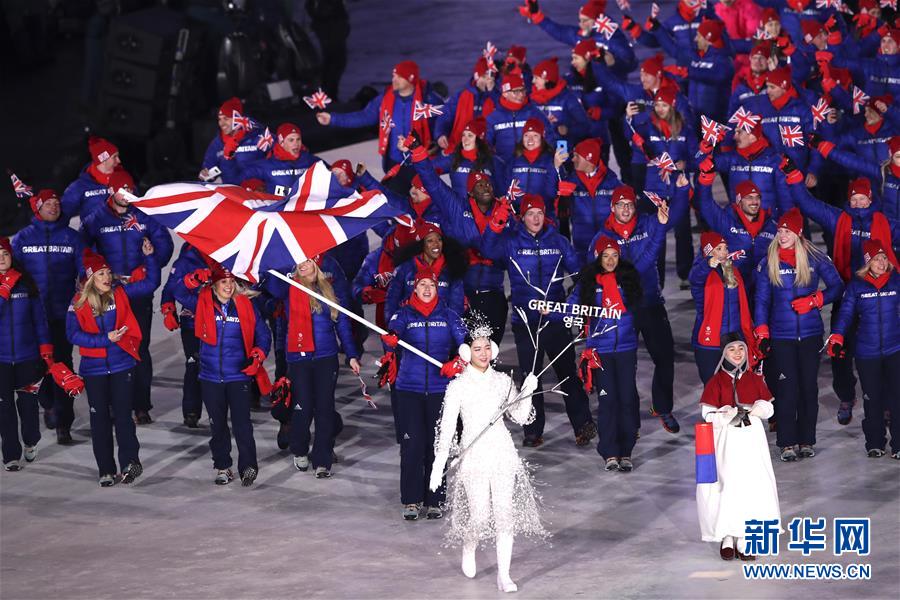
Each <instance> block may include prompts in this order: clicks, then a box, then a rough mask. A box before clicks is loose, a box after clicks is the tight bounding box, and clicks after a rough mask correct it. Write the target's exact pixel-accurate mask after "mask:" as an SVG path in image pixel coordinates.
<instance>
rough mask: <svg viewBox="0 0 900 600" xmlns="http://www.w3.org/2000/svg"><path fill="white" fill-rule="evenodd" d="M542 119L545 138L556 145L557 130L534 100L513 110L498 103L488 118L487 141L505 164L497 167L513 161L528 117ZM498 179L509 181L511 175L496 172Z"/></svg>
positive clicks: (500, 166)
mask: <svg viewBox="0 0 900 600" xmlns="http://www.w3.org/2000/svg"><path fill="white" fill-rule="evenodd" d="M532 118H535V119H540V120H541V122H542V123H543V124H544V139H546V140H547V143H548V144H550V146H551V147H556V132H555V129H554V128H553V126H552V125H551V124H550V122H549V121H547V117H545V116H544V113H542V112H541V110H540V109H539V108H538V107H537V106H536V105H535V104H534V103H532V102H527V103H526V104H525V106H523V107H522V108H521V109H520V110H517V111H511V110H509V109H508V108H506V107H504V106H503V105H502V104H498V105H497V108H496V109H494V112H492V113H491V114H490V115H488V118H487V142H488V144H490V145H491V146H492V147H493V148H494V154H496V155H497V156H498V157H499V158H500V159H501V160H503V164H502V165H501V164H499V163H498V164H497V168H498V169H499V168H502V167H506V168H509V165H510V164H511V163H512V161H513V158H514V154H515V151H516V143H517V142H518V141H519V140H521V139H522V131H523V130H524V128H525V122H526V121H528V119H532ZM496 176H497V178H498V180H500V181H508V180H509V175H508V174H507V173H506V172H505V171H504V172H503V173H497V174H496Z"/></svg>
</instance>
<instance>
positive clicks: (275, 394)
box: [269, 377, 291, 406]
mask: <svg viewBox="0 0 900 600" xmlns="http://www.w3.org/2000/svg"><path fill="white" fill-rule="evenodd" d="M269 398H270V399H271V400H272V406H278V405H279V404H284V405H285V406H290V405H291V380H290V379H288V378H287V377H282V378H281V379H279V380H278V381H276V382H275V385H273V386H272V391H271V392H269Z"/></svg>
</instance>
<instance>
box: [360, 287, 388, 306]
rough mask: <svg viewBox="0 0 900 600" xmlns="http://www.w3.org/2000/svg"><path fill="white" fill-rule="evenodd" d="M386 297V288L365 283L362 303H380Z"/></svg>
mask: <svg viewBox="0 0 900 600" xmlns="http://www.w3.org/2000/svg"><path fill="white" fill-rule="evenodd" d="M385 298H387V290H384V289H381V288H380V287H375V286H374V285H367V286H366V287H364V288H363V291H362V301H363V304H381V303H382V302H384V300H385Z"/></svg>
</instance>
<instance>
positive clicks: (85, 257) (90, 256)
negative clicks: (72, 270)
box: [81, 248, 109, 279]
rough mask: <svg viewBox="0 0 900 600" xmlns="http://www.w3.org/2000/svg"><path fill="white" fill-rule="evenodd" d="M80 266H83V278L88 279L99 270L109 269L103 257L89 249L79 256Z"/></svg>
mask: <svg viewBox="0 0 900 600" xmlns="http://www.w3.org/2000/svg"><path fill="white" fill-rule="evenodd" d="M81 264H82V265H84V276H85V277H87V278H88V279H90V277H91V276H92V275H93V274H94V273H96V272H97V271H99V270H100V269H108V268H109V265H108V264H106V259H105V258H103V255H101V254H97V253H96V252H94V251H93V250H91V249H90V248H85V249H84V252H83V253H82V255H81Z"/></svg>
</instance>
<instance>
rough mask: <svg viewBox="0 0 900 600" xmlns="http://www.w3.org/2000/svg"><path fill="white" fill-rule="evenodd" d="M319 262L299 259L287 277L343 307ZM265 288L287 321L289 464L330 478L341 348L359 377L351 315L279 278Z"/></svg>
mask: <svg viewBox="0 0 900 600" xmlns="http://www.w3.org/2000/svg"><path fill="white" fill-rule="evenodd" d="M321 260H322V258H321V256H315V257H313V258H312V259H308V260H305V261H303V262H302V263H299V264H298V265H297V266H296V267H295V268H294V270H293V272H292V273H291V277H292V278H293V279H294V280H296V281H297V282H299V283H301V284H303V285H304V286H306V287H308V288H309V289H311V290H313V291H316V292H318V293H319V294H321V295H322V296H325V297H326V298H328V299H329V300H331V301H333V302H335V303H338V304H340V305H342V306H347V304H348V303H349V302H350V299H349V298H346V297H343V296H344V294H343V293H341V294H338V293H337V292H336V291H335V289H334V287H333V286H332V285H331V282H330V281H329V280H328V277H327V276H326V275H325V273H324V272H323V271H322V270H321V268H320V265H321ZM266 288H267V289H268V291H269V293H271V294H272V295H273V296H274V297H276V298H280V299H282V300H283V301H284V309H285V311H284V317H283V318H284V319H286V321H287V325H286V327H285V328H284V329H285V336H284V345H285V352H286V357H287V364H288V379H289V380H290V385H291V396H292V399H291V403H292V407H293V409H292V411H291V433H290V448H291V452H292V453H293V455H294V467H296V469H297V470H298V471H307V470H308V469H309V466H310V464H312V467H313V469H314V470H315V473H316V477H317V478H318V479H325V478H328V477H331V466H332V463H333V462H334V461H333V459H334V434H333V432H334V431H335V414H336V413H335V408H334V390H335V388H336V387H337V376H338V369H339V367H340V364H339V362H338V351H339V349H340V347H343V351H344V354H345V355H346V356H347V358H348V359H349V364H350V369H351V370H352V371H353V373H354V374H356V375H359V360H358V359H359V349H358V348H357V347H356V342H355V341H354V339H353V332H352V328H351V326H350V319H349V318H348V317H347V316H346V315H345V314H344V313H341V312H338V311H337V309H334V308H331V307H329V306H326V305H325V304H324V303H322V302H320V301H319V300H317V299H316V298H313V297H312V296H310V295H309V294H307V293H306V292H303V291H302V290H300V289H298V288H296V287H294V286H292V285H288V284H286V283H284V282H283V281H282V280H280V279H274V278H273V279H269V280H267V283H266ZM338 340H340V346H339V345H338ZM279 342H280V340H279ZM313 421H315V424H316V436H315V439H314V440H313V443H312V452H310V450H309V446H310V433H309V427H310V425H311V424H312V422H313Z"/></svg>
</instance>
